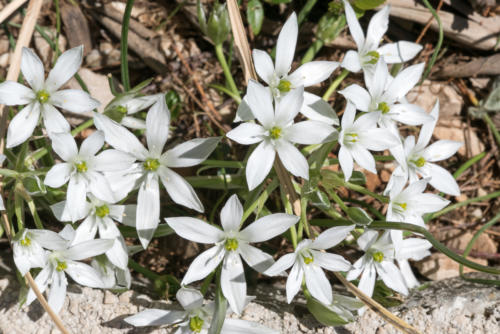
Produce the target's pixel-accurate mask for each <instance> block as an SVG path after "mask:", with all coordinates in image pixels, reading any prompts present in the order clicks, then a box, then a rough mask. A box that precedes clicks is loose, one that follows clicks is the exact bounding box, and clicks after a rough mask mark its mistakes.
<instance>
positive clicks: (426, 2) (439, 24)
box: [420, 0, 444, 83]
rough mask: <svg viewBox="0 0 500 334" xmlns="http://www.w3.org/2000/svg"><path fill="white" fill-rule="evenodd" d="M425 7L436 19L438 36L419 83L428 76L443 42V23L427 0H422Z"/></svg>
mask: <svg viewBox="0 0 500 334" xmlns="http://www.w3.org/2000/svg"><path fill="white" fill-rule="evenodd" d="M422 1H423V3H424V5H425V7H427V9H429V11H430V12H431V14H432V16H434V18H435V19H436V22H437V24H438V27H439V36H438V41H437V43H436V47H435V48H434V52H433V53H432V57H431V60H430V61H429V65H427V68H426V69H425V72H424V74H423V75H422V79H421V80H420V83H422V82H424V80H425V79H426V78H427V77H428V76H429V74H430V73H431V69H432V66H434V63H435V62H436V59H437V56H438V54H439V50H440V49H441V45H442V44H443V38H444V33H443V24H442V23H441V19H440V18H439V15H438V13H437V12H436V11H435V10H434V8H433V7H432V6H431V4H430V3H429V1H428V0H422Z"/></svg>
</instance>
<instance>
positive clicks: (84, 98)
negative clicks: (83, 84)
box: [49, 89, 100, 113]
mask: <svg viewBox="0 0 500 334" xmlns="http://www.w3.org/2000/svg"><path fill="white" fill-rule="evenodd" d="M49 101H50V103H52V104H53V105H55V106H57V107H59V108H63V109H65V110H68V111H71V112H74V113H83V112H88V111H91V110H93V109H95V108H97V107H99V105H100V103H99V101H97V100H96V99H93V98H92V97H90V95H89V94H88V93H86V92H84V91H82V90H78V89H65V90H59V91H57V92H55V93H53V94H52V95H51V96H50V100H49Z"/></svg>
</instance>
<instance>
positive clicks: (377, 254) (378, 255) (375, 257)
mask: <svg viewBox="0 0 500 334" xmlns="http://www.w3.org/2000/svg"><path fill="white" fill-rule="evenodd" d="M372 257H373V260H374V261H376V262H378V263H380V262H382V261H383V260H384V253H382V252H380V251H378V252H375V253H373V255H372Z"/></svg>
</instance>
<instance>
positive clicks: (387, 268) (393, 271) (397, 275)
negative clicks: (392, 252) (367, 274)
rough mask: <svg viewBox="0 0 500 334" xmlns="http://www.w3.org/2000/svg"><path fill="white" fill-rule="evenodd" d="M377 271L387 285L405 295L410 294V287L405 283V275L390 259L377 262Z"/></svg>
mask: <svg viewBox="0 0 500 334" xmlns="http://www.w3.org/2000/svg"><path fill="white" fill-rule="evenodd" d="M376 266H377V273H378V274H379V275H380V278H382V280H383V281H384V283H385V285H387V286H388V287H389V288H391V289H392V290H394V291H397V292H399V293H401V294H403V295H405V296H406V295H408V287H407V286H406V284H405V281H404V278H403V275H401V272H400V271H399V269H398V267H396V265H395V264H394V263H392V262H390V261H382V262H380V263H377V264H376Z"/></svg>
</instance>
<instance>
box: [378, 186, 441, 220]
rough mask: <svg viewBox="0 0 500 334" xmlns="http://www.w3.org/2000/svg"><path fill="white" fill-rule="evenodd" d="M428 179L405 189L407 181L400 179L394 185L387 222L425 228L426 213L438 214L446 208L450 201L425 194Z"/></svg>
mask: <svg viewBox="0 0 500 334" xmlns="http://www.w3.org/2000/svg"><path fill="white" fill-rule="evenodd" d="M427 182H428V179H422V180H419V181H416V182H413V183H411V184H410V185H409V186H408V187H407V188H406V189H403V188H404V186H405V184H406V180H404V179H403V178H398V179H397V181H396V182H395V183H394V185H393V187H392V189H391V191H390V193H389V196H390V202H389V207H388V208H387V215H386V218H387V221H393V222H404V223H408V224H414V225H418V226H421V227H424V228H425V222H424V220H423V218H422V216H423V215H424V214H425V213H430V212H436V211H439V210H441V209H443V208H444V207H446V206H447V205H448V204H449V203H450V201H448V200H446V199H444V198H442V197H441V196H438V195H435V194H424V193H423V192H424V190H425V188H426V187H427Z"/></svg>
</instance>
